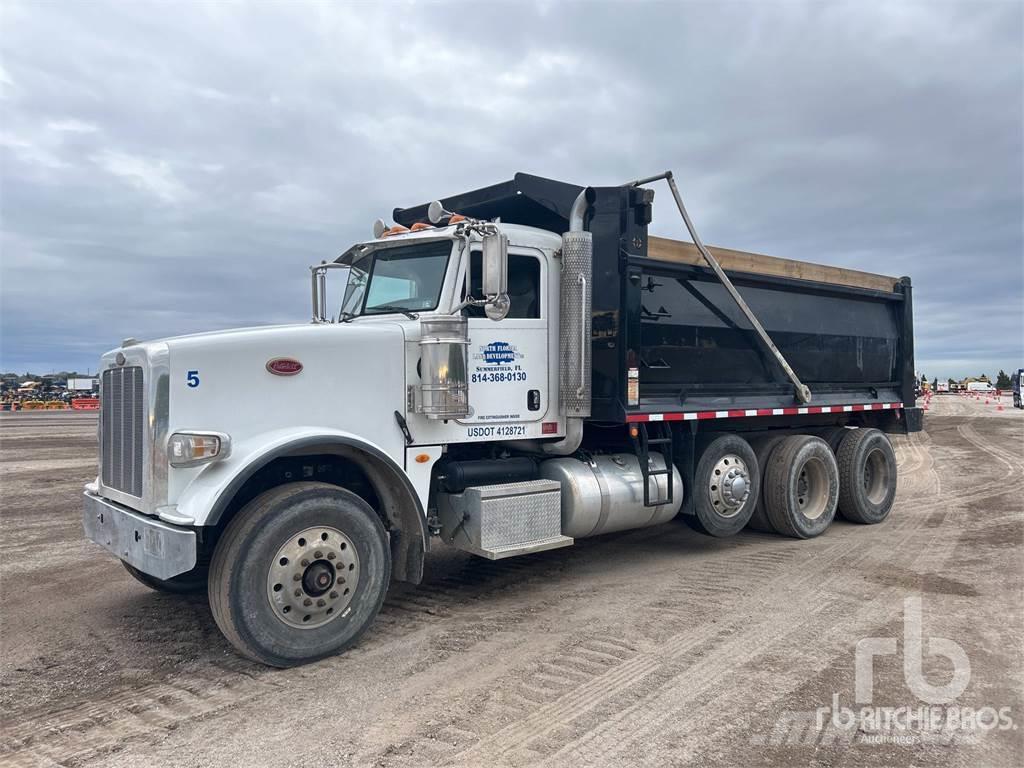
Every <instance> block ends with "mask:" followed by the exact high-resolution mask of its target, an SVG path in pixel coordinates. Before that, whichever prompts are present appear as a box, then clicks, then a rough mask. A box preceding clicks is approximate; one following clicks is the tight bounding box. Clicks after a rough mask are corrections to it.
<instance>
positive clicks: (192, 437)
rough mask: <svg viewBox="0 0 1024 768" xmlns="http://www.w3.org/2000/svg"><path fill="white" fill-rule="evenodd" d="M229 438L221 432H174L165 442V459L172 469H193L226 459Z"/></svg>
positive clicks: (228, 449)
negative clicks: (199, 465)
mask: <svg viewBox="0 0 1024 768" xmlns="http://www.w3.org/2000/svg"><path fill="white" fill-rule="evenodd" d="M230 452H231V438H230V437H228V436H227V435H225V434H224V433H223V432H175V433H174V434H173V435H171V438H170V440H168V441H167V459H168V461H169V462H170V464H171V466H172V467H194V466H196V465H198V464H206V463H207V462H210V461H218V460H220V459H224V458H227V456H228V454H229V453H230Z"/></svg>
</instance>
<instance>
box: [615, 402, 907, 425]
mask: <svg viewBox="0 0 1024 768" xmlns="http://www.w3.org/2000/svg"><path fill="white" fill-rule="evenodd" d="M886 405H888V406H889V407H888V408H886V407H885V406H886ZM826 408H827V409H828V410H825V409H826ZM847 408H849V409H850V411H881V410H892V411H898V410H900V409H901V408H903V403H860V404H857V405H811V406H805V407H802V408H758V409H757V412H756V413H757V416H778V415H779V413H780V412H781V414H782V415H783V416H800V415H803V414H820V413H849V412H850V411H847V410H846V409H847ZM749 410H753V409H731V410H728V411H696V412H694V411H672V412H670V413H653V414H649V413H631V414H629V415H628V416H626V421H627V422H643V421H651V420H652V419H653V420H654V421H683V420H684V419H685V420H691V419H699V420H701V421H703V420H704V419H726V418H728V419H742V418H753V416H752V415H751V414H748V411H749ZM801 412H802V413H801Z"/></svg>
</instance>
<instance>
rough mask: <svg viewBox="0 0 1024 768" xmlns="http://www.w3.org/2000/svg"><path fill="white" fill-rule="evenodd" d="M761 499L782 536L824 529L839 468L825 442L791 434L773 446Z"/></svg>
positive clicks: (835, 496) (829, 519)
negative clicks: (762, 498)
mask: <svg viewBox="0 0 1024 768" xmlns="http://www.w3.org/2000/svg"><path fill="white" fill-rule="evenodd" d="M764 501H765V509H766V511H767V512H768V519H769V520H770V521H771V523H772V525H773V526H774V527H775V530H776V531H778V532H779V533H781V534H783V535H784V536H792V537H794V538H797V539H810V538H813V537H814V536H820V535H821V534H822V533H824V532H825V530H826V529H827V528H828V526H829V525H830V524H831V522H832V520H833V518H834V517H835V514H836V505H837V503H838V501H839V469H838V467H837V466H836V457H835V456H834V455H833V453H832V449H831V448H829V447H828V443H826V442H825V441H824V440H822V439H821V438H820V437H813V436H811V435H792V436H790V437H787V438H785V439H784V440H783V441H782V442H781V443H780V444H779V445H778V446H776V448H775V450H774V451H773V452H772V455H771V458H770V459H769V461H768V466H767V467H766V468H765V490H764Z"/></svg>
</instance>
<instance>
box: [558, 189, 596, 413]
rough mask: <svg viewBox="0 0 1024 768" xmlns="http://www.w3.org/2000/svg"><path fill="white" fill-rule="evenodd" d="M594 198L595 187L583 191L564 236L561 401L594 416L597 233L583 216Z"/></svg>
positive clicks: (564, 409)
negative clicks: (592, 356) (585, 223)
mask: <svg viewBox="0 0 1024 768" xmlns="http://www.w3.org/2000/svg"><path fill="white" fill-rule="evenodd" d="M593 201H594V190H593V189H591V188H590V187H587V188H586V189H584V190H583V191H582V192H580V194H579V196H578V197H577V198H576V201H575V202H574V203H573V206H572V209H571V211H570V213H569V231H568V232H566V233H564V234H563V235H562V280H561V293H560V296H559V321H558V322H559V329H558V330H559V338H560V345H561V356H560V358H559V360H560V362H559V369H558V390H559V392H558V400H559V407H560V410H561V411H562V412H563V413H565V415H566V416H569V417H573V418H587V417H589V416H590V397H591V392H590V378H591V371H590V333H591V307H592V304H593V285H592V284H591V281H592V279H593V263H594V236H593V234H591V233H590V232H586V231H584V229H583V217H584V215H585V214H586V211H587V207H588V206H589V205H590V204H591V203H592V202H593Z"/></svg>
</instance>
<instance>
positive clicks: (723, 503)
mask: <svg viewBox="0 0 1024 768" xmlns="http://www.w3.org/2000/svg"><path fill="white" fill-rule="evenodd" d="M708 495H709V496H710V497H711V506H712V507H714V509H715V511H716V512H717V513H718V514H720V515H721V516H722V517H733V516H734V515H736V514H737V513H739V511H740V509H741V508H742V507H743V503H744V502H745V501H746V500H747V497H748V496H749V495H750V471H749V470H748V469H747V465H746V463H745V462H744V461H743V459H741V458H740V457H739V456H736V455H734V454H728V455H726V456H723V457H722V458H721V459H719V460H718V463H717V464H715V466H714V469H712V470H711V479H710V481H709V482H708Z"/></svg>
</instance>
